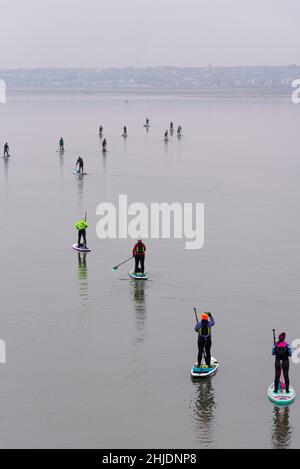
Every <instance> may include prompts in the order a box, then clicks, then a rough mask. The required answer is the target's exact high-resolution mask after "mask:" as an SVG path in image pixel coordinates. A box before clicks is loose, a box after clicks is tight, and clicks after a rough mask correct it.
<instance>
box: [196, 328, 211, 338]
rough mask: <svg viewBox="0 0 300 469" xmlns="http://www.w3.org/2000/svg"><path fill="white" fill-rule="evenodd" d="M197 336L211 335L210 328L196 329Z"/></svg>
mask: <svg viewBox="0 0 300 469" xmlns="http://www.w3.org/2000/svg"><path fill="white" fill-rule="evenodd" d="M198 334H199V335H200V336H203V337H207V336H210V335H211V327H200V329H198Z"/></svg>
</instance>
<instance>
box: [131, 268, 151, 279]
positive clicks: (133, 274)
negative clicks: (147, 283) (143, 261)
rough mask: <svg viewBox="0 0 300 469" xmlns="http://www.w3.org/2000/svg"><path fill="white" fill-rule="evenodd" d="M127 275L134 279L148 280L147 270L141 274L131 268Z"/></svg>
mask: <svg viewBox="0 0 300 469" xmlns="http://www.w3.org/2000/svg"><path fill="white" fill-rule="evenodd" d="M129 277H130V278H134V279H135V280H148V278H149V275H148V273H147V272H145V273H144V274H142V273H141V272H137V273H135V272H134V270H131V271H130V272H129Z"/></svg>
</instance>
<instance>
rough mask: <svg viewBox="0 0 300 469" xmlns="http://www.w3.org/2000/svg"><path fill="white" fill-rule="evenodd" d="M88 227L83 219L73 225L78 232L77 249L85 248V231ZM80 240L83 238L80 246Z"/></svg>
mask: <svg viewBox="0 0 300 469" xmlns="http://www.w3.org/2000/svg"><path fill="white" fill-rule="evenodd" d="M88 226H89V225H88V224H87V222H86V220H84V219H83V218H82V219H81V220H79V221H78V222H77V223H76V225H75V227H76V229H77V230H78V243H77V245H78V247H81V246H83V247H84V248H86V229H87V228H88ZM81 238H83V245H82V244H80V241H81Z"/></svg>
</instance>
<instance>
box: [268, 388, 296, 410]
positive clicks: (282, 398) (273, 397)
mask: <svg viewBox="0 0 300 469" xmlns="http://www.w3.org/2000/svg"><path fill="white" fill-rule="evenodd" d="M267 394H268V398H269V399H270V401H271V402H273V403H274V404H277V405H289V404H291V403H292V402H294V400H295V397H296V392H295V389H294V388H292V386H290V389H289V393H286V392H285V389H283V390H282V389H280V385H279V388H278V392H277V393H276V394H275V392H274V383H272V384H270V386H269V387H268V389H267Z"/></svg>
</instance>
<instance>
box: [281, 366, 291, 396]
mask: <svg viewBox="0 0 300 469" xmlns="http://www.w3.org/2000/svg"><path fill="white" fill-rule="evenodd" d="M289 368H290V363H289V361H288V360H284V361H283V362H282V372H283V377H284V383H285V390H286V392H287V393H289V391H290V380H289Z"/></svg>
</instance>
